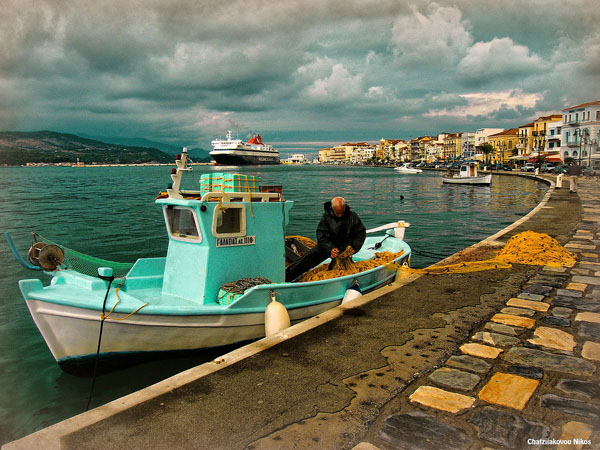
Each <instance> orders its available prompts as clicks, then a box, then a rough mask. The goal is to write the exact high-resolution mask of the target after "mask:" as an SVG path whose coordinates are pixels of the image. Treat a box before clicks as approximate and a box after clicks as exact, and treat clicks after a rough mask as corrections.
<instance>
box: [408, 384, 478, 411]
mask: <svg viewBox="0 0 600 450" xmlns="http://www.w3.org/2000/svg"><path fill="white" fill-rule="evenodd" d="M409 399H410V401H411V402H417V403H420V404H421V405H425V406H429V407H430V408H435V409H439V410H440V411H447V412H451V413H454V414H456V413H457V412H460V411H462V410H463V409H468V408H471V407H472V406H473V403H475V399H474V398H473V397H469V396H467V395H462V394H456V393H454V392H448V391H444V390H443V389H438V388H436V387H433V386H421V387H419V389H417V390H416V391H415V392H413V393H412V395H411V396H410V397H409Z"/></svg>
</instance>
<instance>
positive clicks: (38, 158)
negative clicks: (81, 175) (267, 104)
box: [0, 131, 211, 166]
mask: <svg viewBox="0 0 600 450" xmlns="http://www.w3.org/2000/svg"><path fill="white" fill-rule="evenodd" d="M104 139H105V140H107V141H112V142H104V141H101V140H96V139H89V138H85V137H81V136H77V135H75V134H68V133H58V132H55V131H33V132H25V131H3V132H0V165H9V166H13V165H24V164H27V163H49V164H56V163H76V162H77V161H79V162H80V163H83V164H93V163H97V164H143V163H167V164H168V163H172V162H173V155H174V154H175V153H178V152H180V151H181V149H180V148H178V147H174V146H170V145H168V144H162V143H160V142H153V141H148V140H146V139H143V138H104ZM188 152H189V154H190V158H191V159H192V160H193V161H195V162H209V161H211V158H210V156H209V154H208V152H207V151H206V150H203V149H201V148H193V149H188Z"/></svg>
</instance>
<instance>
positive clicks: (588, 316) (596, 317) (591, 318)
mask: <svg viewBox="0 0 600 450" xmlns="http://www.w3.org/2000/svg"><path fill="white" fill-rule="evenodd" d="M575 321H576V322H578V321H579V322H594V323H600V314H598V313H593V312H582V313H579V314H577V315H576V316H575Z"/></svg>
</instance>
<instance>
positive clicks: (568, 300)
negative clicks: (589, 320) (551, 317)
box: [552, 296, 600, 312]
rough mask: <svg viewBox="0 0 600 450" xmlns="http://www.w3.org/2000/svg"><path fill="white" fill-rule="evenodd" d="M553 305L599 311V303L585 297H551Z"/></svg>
mask: <svg viewBox="0 0 600 450" xmlns="http://www.w3.org/2000/svg"><path fill="white" fill-rule="evenodd" d="M552 304H553V305H554V306H562V307H565V308H572V309H580V310H582V311H591V312H597V311H600V303H595V302H593V301H589V300H588V299H585V298H574V297H559V296H557V297H554V298H553V299H552Z"/></svg>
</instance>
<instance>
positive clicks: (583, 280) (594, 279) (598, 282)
mask: <svg viewBox="0 0 600 450" xmlns="http://www.w3.org/2000/svg"><path fill="white" fill-rule="evenodd" d="M573 281H574V282H575V283H585V284H593V285H594V286H599V285H600V278H599V277H583V276H574V277H573Z"/></svg>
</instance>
